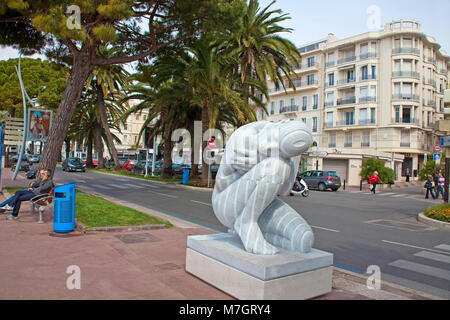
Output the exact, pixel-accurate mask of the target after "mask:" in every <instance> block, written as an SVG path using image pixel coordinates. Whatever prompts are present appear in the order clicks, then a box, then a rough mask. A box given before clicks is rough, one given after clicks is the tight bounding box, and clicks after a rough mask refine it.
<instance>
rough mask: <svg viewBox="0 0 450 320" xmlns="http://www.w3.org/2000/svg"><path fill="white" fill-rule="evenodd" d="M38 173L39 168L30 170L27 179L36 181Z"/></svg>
mask: <svg viewBox="0 0 450 320" xmlns="http://www.w3.org/2000/svg"><path fill="white" fill-rule="evenodd" d="M37 173H38V169H37V168H31V169H30V170H28V172H27V174H26V177H27V179H36V176H37Z"/></svg>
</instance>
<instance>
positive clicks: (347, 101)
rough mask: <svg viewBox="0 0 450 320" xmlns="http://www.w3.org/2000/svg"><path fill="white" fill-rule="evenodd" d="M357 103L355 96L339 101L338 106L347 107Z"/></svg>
mask: <svg viewBox="0 0 450 320" xmlns="http://www.w3.org/2000/svg"><path fill="white" fill-rule="evenodd" d="M355 103H356V97H354V96H353V97H349V98H344V99H338V100H337V105H338V106H342V105H347V104H355Z"/></svg>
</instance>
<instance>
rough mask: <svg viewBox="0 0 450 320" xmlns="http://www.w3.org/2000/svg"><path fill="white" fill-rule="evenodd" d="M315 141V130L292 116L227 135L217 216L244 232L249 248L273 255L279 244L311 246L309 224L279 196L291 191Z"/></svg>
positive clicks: (298, 248) (299, 249) (294, 248)
mask: <svg viewBox="0 0 450 320" xmlns="http://www.w3.org/2000/svg"><path fill="white" fill-rule="evenodd" d="M312 142H313V139H312V134H311V131H310V130H309V129H308V128H307V127H306V126H305V125H304V124H303V123H302V122H299V121H294V120H286V121H281V122H277V123H273V122H266V121H260V122H254V123H251V124H248V125H246V126H243V127H241V128H239V129H238V130H236V131H235V132H234V133H233V135H232V136H231V137H230V139H229V140H228V142H227V145H226V148H225V151H224V154H223V157H222V161H221V164H220V168H219V171H218V173H217V176H216V184H215V188H214V192H213V196H212V204H213V209H214V213H215V215H216V216H217V218H218V219H219V221H220V222H221V223H222V224H224V225H225V226H227V227H228V228H229V229H230V230H229V232H230V233H235V234H237V235H238V236H239V237H240V239H241V241H242V243H243V245H244V247H245V250H246V251H247V252H250V253H253V254H257V255H275V254H277V253H278V252H279V249H277V247H278V248H282V249H284V250H287V251H290V252H295V253H308V252H310V251H311V248H312V246H313V242H314V235H313V232H312V230H311V227H310V226H309V225H308V223H307V222H306V221H305V220H304V219H303V218H302V217H301V216H300V215H299V214H298V213H297V212H296V211H295V210H294V209H292V208H291V207H290V206H289V205H287V204H286V203H284V202H283V201H281V200H280V199H279V198H278V196H285V195H288V194H289V192H290V190H291V188H292V186H293V184H294V179H295V178H296V174H297V170H298V167H299V162H300V156H301V154H303V153H304V152H306V151H307V150H308V149H309V147H310V146H311V144H312Z"/></svg>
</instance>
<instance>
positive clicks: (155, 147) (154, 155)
mask: <svg viewBox="0 0 450 320" xmlns="http://www.w3.org/2000/svg"><path fill="white" fill-rule="evenodd" d="M156 152H157V146H156V135H155V136H153V157H152V177H154V176H155V167H156V165H155V162H156Z"/></svg>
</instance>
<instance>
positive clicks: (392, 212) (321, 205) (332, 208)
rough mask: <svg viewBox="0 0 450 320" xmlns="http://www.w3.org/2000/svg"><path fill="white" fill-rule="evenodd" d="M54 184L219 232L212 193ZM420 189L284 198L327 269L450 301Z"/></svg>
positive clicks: (87, 176) (63, 176) (80, 179)
mask: <svg viewBox="0 0 450 320" xmlns="http://www.w3.org/2000/svg"><path fill="white" fill-rule="evenodd" d="M55 181H56V182H57V183H67V182H76V183H77V186H79V187H81V188H82V189H86V190H92V191H95V192H96V193H98V194H100V195H105V196H109V197H114V198H117V199H120V200H123V201H128V202H132V203H135V204H138V205H140V206H143V207H146V208H150V209H153V210H157V211H160V212H162V213H165V214H168V215H172V216H176V217H178V218H182V219H184V220H187V221H190V222H195V223H197V224H199V225H202V226H205V227H209V228H212V229H214V230H217V231H226V227H224V226H223V225H222V224H221V223H220V222H219V221H218V220H217V219H216V217H215V216H214V213H213V210H212V207H211V192H210V191H203V190H202V191H198V190H192V189H187V188H183V187H181V186H177V185H175V184H162V183H157V182H152V181H147V180H138V179H133V178H127V177H123V176H115V175H107V174H102V173H98V172H92V171H87V172H86V173H81V172H77V173H67V172H62V171H61V168H58V169H57V172H56V173H55ZM420 192H421V188H420V187H419V188H408V189H398V190H395V191H385V192H383V191H380V192H379V193H378V194H377V195H375V196H374V195H371V194H369V193H365V192H363V193H351V192H345V191H340V192H315V191H313V192H311V195H310V196H309V197H308V198H303V197H287V198H283V200H284V201H286V202H287V203H288V204H289V205H291V206H292V207H293V208H295V209H296V210H297V211H298V212H299V213H300V214H301V215H302V216H303V217H304V218H305V219H306V221H308V222H309V224H310V225H311V226H312V228H313V230H314V233H315V245H314V247H315V248H317V249H320V250H324V251H328V252H332V253H333V254H334V264H335V266H337V267H341V268H344V269H348V270H351V271H354V272H357V273H360V274H366V273H367V272H368V267H369V266H378V267H379V268H380V271H381V280H385V281H389V282H393V283H397V284H400V285H403V286H406V287H409V288H412V289H416V290H420V291H423V292H427V293H430V294H433V295H436V296H439V297H442V298H447V299H449V298H450V231H446V230H440V229H435V228H432V227H430V226H428V225H425V224H422V223H419V222H418V221H417V219H416V217H417V214H418V213H419V212H422V211H423V209H424V208H426V207H428V206H430V205H431V204H433V203H435V204H437V203H438V201H437V200H436V201H433V200H424V199H423V198H424V196H423V195H421V193H420Z"/></svg>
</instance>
